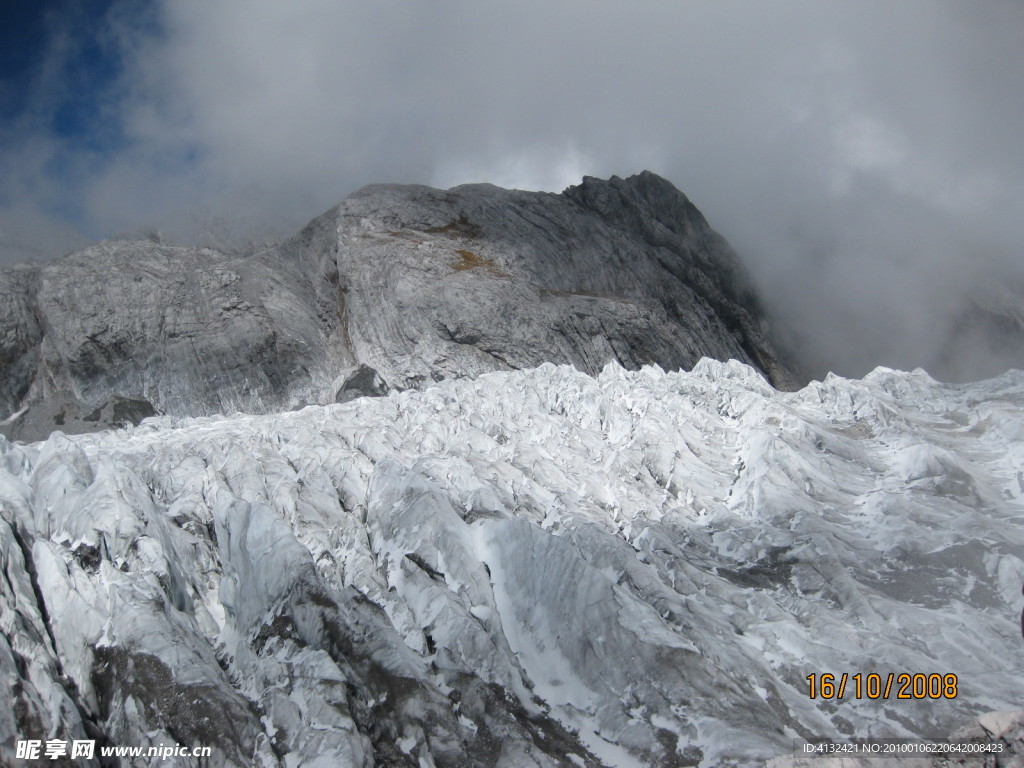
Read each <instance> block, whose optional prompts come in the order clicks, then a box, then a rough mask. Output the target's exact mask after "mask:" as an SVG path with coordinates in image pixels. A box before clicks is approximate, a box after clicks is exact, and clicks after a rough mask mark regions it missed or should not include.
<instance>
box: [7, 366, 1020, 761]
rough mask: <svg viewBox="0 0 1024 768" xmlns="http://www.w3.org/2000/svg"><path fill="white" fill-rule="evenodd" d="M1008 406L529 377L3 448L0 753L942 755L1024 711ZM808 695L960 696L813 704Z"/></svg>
mask: <svg viewBox="0 0 1024 768" xmlns="http://www.w3.org/2000/svg"><path fill="white" fill-rule="evenodd" d="M1022 406H1024V376H1022V374H1021V373H1019V372H1013V373H1010V374H1007V375H1005V376H1003V377H1000V378H998V379H993V380H991V381H988V382H981V383H977V384H970V385H956V386H953V385H941V384H938V383H937V382H935V381H933V380H931V379H929V378H928V377H927V376H926V375H925V374H923V373H921V372H916V373H911V374H907V373H898V372H893V371H888V370H885V369H879V370H877V371H875V372H874V373H872V374H871V375H870V376H868V377H867V378H866V379H864V380H863V381H848V380H845V379H839V378H835V377H830V378H829V379H827V380H826V381H825V382H823V383H817V382H815V383H812V384H811V385H809V386H807V387H806V388H804V389H803V390H800V391H799V392H792V393H782V392H778V391H776V390H774V389H772V388H771V387H770V386H768V385H767V384H766V383H765V381H764V380H763V379H762V378H761V377H760V376H759V375H758V374H757V373H756V372H755V371H754V370H752V369H751V368H748V367H746V366H743V365H741V364H739V363H735V362H734V363H729V364H722V363H717V362H714V361H711V360H705V361H703V362H701V363H700V364H699V365H698V366H697V367H696V368H695V369H694V371H693V372H691V373H669V374H666V373H663V372H661V371H660V370H657V369H654V368H645V369H643V370H642V371H639V372H632V373H631V372H627V371H624V370H623V369H622V368H620V367H618V366H617V365H612V366H609V367H608V368H607V369H606V370H605V371H603V372H602V373H601V374H600V375H599V376H597V377H596V378H593V377H591V376H589V375H587V374H586V373H583V372H580V371H577V370H573V369H571V368H568V367H554V366H551V365H545V366H542V367H540V368H538V369H533V370H525V371H518V372H503V373H492V374H489V375H484V376H480V377H478V378H477V379H475V380H469V379H462V380H450V381H445V382H443V383H441V384H439V385H438V386H435V387H431V388H428V389H425V390H423V391H410V392H404V393H401V394H393V395H392V396H390V397H386V398H362V399H359V400H356V401H353V402H350V403H345V404H340V405H332V406H326V407H308V408H305V409H303V410H301V411H297V412H291V413H283V414H280V415H275V416H247V417H235V418H231V419H225V418H204V419H185V420H178V421H175V420H174V419H171V418H170V417H162V418H159V419H155V420H149V421H146V422H145V423H144V424H143V425H141V426H140V427H137V428H134V429H131V430H128V431H127V432H106V433H98V434H94V435H83V436H77V437H73V438H68V437H66V436H64V435H61V434H54V435H53V436H51V437H50V439H49V440H48V441H46V442H45V443H42V444H38V445H33V446H22V445H13V444H9V443H7V442H5V441H3V440H2V439H0V538H2V539H3V543H4V546H3V548H2V550H0V551H2V552H3V555H2V557H3V572H4V574H5V576H6V578H5V579H3V580H0V605H2V607H3V611H2V613H0V615H2V616H3V625H2V627H0V638H2V642H0V668H2V669H3V670H4V671H5V674H4V675H3V676H2V677H0V684H2V685H4V686H7V688H6V690H0V697H5V698H6V700H11V701H14V702H15V706H14V708H13V710H12V711H11V713H9V714H8V715H6V716H5V717H0V750H10V749H12V745H13V739H14V738H28V737H33V736H36V737H41V738H45V736H42V735H41V734H50V733H55V734H58V735H60V737H61V738H64V737H65V736H67V737H72V738H73V737H75V736H76V735H80V734H83V733H87V732H89V731H92V732H94V733H99V734H102V738H103V739H106V740H107V741H109V742H110V743H114V744H132V745H148V744H151V743H152V744H156V743H160V742H163V743H173V742H175V741H176V742H179V743H196V742H198V743H202V744H207V745H210V746H213V747H214V749H215V750H217V753H216V755H215V762H216V763H217V764H223V765H253V764H256V765H268V766H274V765H318V764H323V765H338V764H345V765H353V766H371V765H388V766H401V765H408V766H414V765H423V764H428V765H429V764H431V761H432V762H433V764H435V765H438V766H456V765H458V766H465V765H479V766H493V765H501V766H529V765H536V766H550V765H564V766H569V765H581V764H583V765H589V766H596V765H598V764H599V763H601V762H603V763H604V764H606V765H619V766H640V765H642V766H651V765H663V766H669V765H691V764H698V763H699V764H700V765H704V766H727V765H761V764H763V761H764V760H766V759H767V758H770V757H772V756H774V755H783V754H786V753H789V752H790V751H791V750H792V748H793V739H795V738H799V737H810V736H819V737H820V736H836V737H840V736H864V735H866V734H870V735H872V736H884V735H892V736H920V737H936V736H937V735H941V734H948V733H951V732H953V730H955V727H956V726H959V725H962V724H965V723H967V722H968V721H969V720H970V719H971V718H972V717H973V716H975V715H977V714H978V713H980V712H983V711H986V710H990V709H1008V708H1015V707H1016V705H1017V704H1018V703H1019V685H1018V684H1017V681H1019V679H1020V675H1021V674H1022V672H1024V661H1022V659H1021V654H1020V652H1019V649H1020V634H1019V627H1018V626H1017V618H1018V615H1019V600H1020V583H1021V580H1022V576H1024V534H1022V532H1021V527H1020V520H1021V519H1022V514H1024V484H1022V480H1021V474H1020V469H1019V467H1020V466H1021V462H1022V460H1024V416H1022V413H1024V411H1022ZM828 672H831V673H835V674H840V673H843V672H847V673H850V674H854V673H857V672H860V673H862V674H868V673H872V672H875V673H879V674H882V675H885V674H887V673H889V672H892V673H896V674H899V673H909V674H914V673H926V674H928V673H939V674H942V675H948V674H955V675H957V677H958V684H957V691H956V694H957V695H956V697H955V698H947V697H941V698H939V699H925V700H914V699H910V700H898V699H895V698H890V699H887V700H871V699H868V698H863V699H860V700H858V699H856V698H854V697H853V696H852V695H850V693H849V691H848V692H847V696H846V697H845V698H844V700H842V701H834V700H824V699H822V698H820V697H819V698H816V699H811V698H810V697H809V693H808V682H807V676H808V675H811V674H815V675H820V674H823V673H828ZM37 734H38V736H37ZM3 755H4V758H7V757H8V753H7V752H6V751H5V752H4V753H3ZM318 760H319V761H320V762H317V761H318ZM186 764H187V763H186Z"/></svg>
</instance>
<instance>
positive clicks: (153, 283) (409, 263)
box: [0, 172, 792, 439]
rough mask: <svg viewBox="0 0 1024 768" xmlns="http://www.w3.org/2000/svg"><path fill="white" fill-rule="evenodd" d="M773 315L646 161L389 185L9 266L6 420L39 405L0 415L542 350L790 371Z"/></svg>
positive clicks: (562, 358) (410, 374)
mask: <svg viewBox="0 0 1024 768" xmlns="http://www.w3.org/2000/svg"><path fill="white" fill-rule="evenodd" d="M765 328H766V326H765V323H764V319H763V317H762V315H761V313H760V311H759V309H758V306H757V301H756V299H755V296H754V293H753V291H752V289H751V286H750V284H749V282H748V281H747V279H746V277H745V275H744V273H743V270H742V268H741V266H740V264H739V262H738V260H737V259H736V257H735V255H734V254H733V252H732V250H731V249H730V248H729V246H728V244H727V243H726V242H725V241H724V240H723V239H722V238H721V237H720V236H719V235H717V234H716V233H715V232H714V231H713V230H712V229H711V228H710V227H709V226H708V224H707V222H706V221H705V220H704V218H703V216H701V214H700V212H699V211H698V210H697V209H696V208H695V207H694V206H693V205H692V203H690V201H689V200H688V199H687V198H686V197H685V195H683V194H682V193H681V192H679V191H678V190H677V189H675V188H674V187H673V186H672V185H671V184H669V183H668V182H667V181H665V180H664V179H661V178H659V177H658V176H656V175H654V174H652V173H646V172H645V173H642V174H640V175H638V176H634V177H631V178H629V179H625V180H623V179H619V178H617V177H613V178H612V179H611V180H608V181H602V180H598V179H593V178H586V179H584V181H583V183H582V184H580V185H579V186H576V187H570V188H569V189H567V190H566V191H565V192H563V193H562V194H561V195H555V194H547V193H535V192H520V191H509V190H504V189H499V188H497V187H493V186H490V185H468V186H462V187H456V188H454V189H450V190H447V191H442V190H436V189H430V188H427V187H417V186H394V185H377V186H370V187H366V188H364V189H362V190H360V191H359V192H356V193H355V194H353V195H352V196H350V197H349V198H348V199H347V200H346V201H345V202H344V203H342V204H341V205H339V206H337V207H336V208H333V209H331V210H330V211H328V212H326V213H325V214H323V215H322V216H320V217H318V218H317V219H315V220H314V221H313V222H311V223H310V224H309V225H308V226H307V227H305V228H304V229H303V230H302V231H301V232H300V233H298V234H297V235H296V236H294V237H293V238H291V239H289V240H287V241H285V242H283V243H280V244H277V245H274V246H267V247H263V248H260V249H257V250H255V251H253V252H249V253H244V254H235V253H222V252H218V251H214V250H211V249H205V248H186V247H175V246H170V245H166V244H162V243H158V242H153V241H138V242H136V241H109V242H104V243H100V244H98V245H95V246H92V247H90V248H87V249H85V250H84V251H81V252H79V253H76V254H74V255H72V256H69V257H67V258H65V259H63V260H61V261H58V262H55V263H51V264H45V265H37V266H31V267H20V268H15V269H10V270H6V271H3V272H0V370H2V375H0V418H7V417H9V416H11V415H12V414H14V413H17V412H19V411H22V410H25V409H27V410H26V413H25V414H22V416H23V418H22V419H21V420H20V422H18V424H20V426H18V427H17V428H15V426H14V422H11V421H9V422H6V423H4V424H3V425H0V431H2V432H3V433H4V434H7V435H8V436H9V437H10V436H17V437H19V438H21V439H33V438H38V437H43V436H45V435H46V434H48V433H49V432H50V431H51V430H52V429H54V428H62V427H63V426H65V425H61V424H57V423H51V422H53V420H54V418H55V417H57V416H58V414H59V413H60V412H63V411H65V410H66V411H67V413H68V414H71V415H72V416H73V418H74V419H78V420H80V421H81V420H82V417H84V416H86V415H89V414H90V413H92V412H94V411H95V410H96V409H97V408H99V407H101V406H102V404H103V403H105V402H107V401H109V400H110V399H111V398H113V397H120V398H132V399H140V400H145V401H147V402H148V403H150V404H152V407H153V408H155V409H156V410H157V411H159V412H161V413H168V414H174V415H200V414H208V413H214V412H233V411H238V410H241V411H247V412H269V411H276V410H283V409H287V408H292V407H296V406H299V405H303V404H306V403H328V402H333V401H335V400H337V399H341V400H344V399H347V398H349V397H351V396H353V395H360V394H379V393H382V392H386V391H388V390H392V389H407V388H411V387H417V386H420V385H422V384H424V383H429V382H433V381H437V380H440V379H445V378H451V377H460V376H475V375H477V374H480V373H483V372H487V371H493V370H508V369H519V368H528V367H532V366H536V365H539V364H541V363H543V362H555V363H571V364H573V365H575V366H576V367H577V368H579V369H581V370H583V371H586V372H588V373H591V374H595V373H597V372H598V371H599V370H600V369H601V368H602V366H604V364H605V363H607V362H609V361H616V362H618V363H620V364H621V365H623V366H625V367H627V368H638V367H639V366H641V365H643V364H646V363H658V364H660V365H661V366H662V367H663V368H666V369H676V368H690V367H692V366H693V365H694V364H695V363H696V362H697V361H698V360H699V359H700V358H701V357H704V356H708V357H713V358H717V359H720V360H727V359H733V358H735V359H738V360H741V361H743V362H746V363H749V364H751V365H754V366H755V367H757V368H759V369H760V370H761V371H762V372H764V374H765V375H766V376H767V377H768V378H769V379H770V380H771V381H772V382H773V383H774V384H776V385H778V386H787V385H789V384H791V383H792V378H791V376H790V375H789V373H788V372H787V369H786V366H785V365H784V363H783V362H782V361H780V359H779V356H778V354H777V353H776V352H775V351H774V350H773V348H772V345H771V343H770V342H769V340H768V338H767V336H766V333H765ZM369 370H372V371H373V375H372V376H370V375H369V374H367V373H366V371H369ZM367 377H368V378H367ZM364 379H365V380H364ZM36 411H41V412H42V413H41V414H35V412H36ZM95 424H99V422H95V423H94V425H95ZM79 426H83V427H85V426H88V424H87V423H83V424H82V425H79ZM66 431H74V430H66Z"/></svg>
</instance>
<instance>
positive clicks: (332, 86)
mask: <svg viewBox="0 0 1024 768" xmlns="http://www.w3.org/2000/svg"><path fill="white" fill-rule="evenodd" d="M1022 39H1024V3H1021V2H1019V1H1018V0H971V1H970V2H967V1H964V0H957V1H956V2H954V1H953V0H901V1H900V2H898V3H894V2H892V1H891V0H837V1H834V2H827V1H823V0H676V1H674V2H670V1H668V0H658V1H657V2H651V1H648V0H631V2H629V3H621V2H611V0H546V1H543V2H542V1H541V0H515V1H514V2H513V1H512V0H507V1H506V0H495V1H494V2H471V1H470V0H432V2H429V3H427V2H413V0H404V1H401V0H379V2H356V1H355V0H353V1H352V2H347V1H345V0H291V1H290V2H281V1H280V0H218V1H217V2H209V0H151V1H149V2H143V0H51V1H50V2H46V3H40V2H38V0H5V2H4V3H3V4H2V9H0V263H2V262H6V263H11V262H13V261H25V260H38V259H41V258H47V257H51V256H54V255H60V254H61V253H62V252H64V251H66V250H69V249H71V248H74V247H76V246H78V245H81V244H84V243H88V242H91V241H94V240H97V239H100V238H105V237H111V236H119V235H131V234H139V233H152V232H157V231H158V232H160V233H161V234H162V236H163V237H165V238H167V239H170V240H177V241H193V242H195V241H203V242H210V243H228V242H239V241H242V240H247V239H256V240H258V239H263V238H272V237H275V236H279V235H281V234H284V233H288V232H290V231H292V230H294V229H295V228H297V227H298V226H301V224H303V223H304V222H305V221H307V220H308V219H310V218H312V217H313V216H315V215H316V214H318V213H319V212H321V211H322V210H324V209H326V208H328V207H330V206H331V205H333V204H335V203H337V202H339V201H340V200H342V199H343V198H344V197H345V196H346V195H347V194H349V193H350V192H352V191H353V190H355V189H357V188H358V187H360V186H361V185H363V184H366V183H370V182H381V181H389V182H415V183H425V184H431V185H435V186H443V187H447V186H452V185H455V184H459V183H463V182H476V181H489V182H492V183H495V184H499V185H502V186H513V187H519V188H523V189H543V190H551V191H560V190H561V189H563V188H564V187H565V186H567V185H569V184H573V183H578V182H579V180H580V179H581V177H582V176H583V175H584V174H588V175H594V176H609V175H611V174H618V175H620V176H625V175H629V174H632V173H636V172H638V171H640V170H643V169H649V170H652V171H655V172H657V173H659V174H661V175H662V176H665V177H666V178H668V179H669V180H671V181H672V182H673V183H674V184H676V186H678V187H679V188H680V189H682V190H683V191H684V192H686V194H687V195H689V196H690V198H691V199H692V200H693V201H694V202H695V203H696V204H697V206H698V207H699V208H701V210H702V211H703V212H704V213H705V215H706V216H707V217H708V219H709V220H710V222H711V224H712V225H713V226H714V227H715V228H716V229H718V230H719V231H720V232H721V233H722V234H724V235H725V236H726V237H727V238H728V239H729V240H730V241H731V242H732V243H733V245H734V246H735V247H736V249H737V250H738V251H739V252H740V254H741V256H742V258H743V260H744V261H745V263H746V264H747V265H748V267H749V269H750V271H751V273H752V274H753V275H754V277H755V279H756V281H757V283H758V284H759V286H760V288H761V291H762V295H763V296H764V299H765V302H766V304H768V305H769V307H770V308H771V309H772V311H773V314H774V316H775V317H776V318H777V319H778V323H777V325H778V328H779V331H780V332H781V333H782V334H783V335H784V336H785V337H786V338H787V339H788V341H789V343H790V344H792V345H793V346H794V348H795V349H797V351H798V353H799V354H800V355H801V356H802V357H803V358H804V359H805V360H808V361H809V362H810V365H811V368H812V369H813V373H815V374H816V375H821V374H822V373H824V372H825V371H827V370H830V369H831V370H835V371H837V372H840V373H843V374H845V375H862V374H863V373H865V372H866V371H868V370H870V369H871V368H872V367H874V366H875V365H878V364H885V365H890V366H893V367H902V368H913V367H915V366H918V365H923V366H925V367H926V368H928V369H929V370H930V371H932V372H934V373H936V374H937V375H941V376H942V377H946V378H975V377H978V376H982V375H988V374H993V373H997V372H999V371H1001V370H1003V369H1005V368H1006V367H1007V365H1016V366H1018V367H1024V355H1022V350H1021V349H1019V347H1020V342H1019V339H1018V340H1017V344H1011V343H1010V342H1009V341H1005V339H1003V338H1002V337H993V336H992V334H991V333H990V332H989V331H985V332H984V333H983V332H982V331H979V330H978V327H979V326H978V323H979V322H980V321H978V319H977V313H975V315H974V316H973V317H974V324H973V325H971V324H964V323H965V318H967V317H972V316H971V315H968V314H965V312H967V310H968V309H969V308H970V307H971V306H972V305H971V303H970V301H969V299H975V300H980V301H981V303H982V304H983V305H985V306H987V307H989V308H990V309H991V308H992V307H996V308H997V309H1000V311H1002V312H1003V313H1004V315H1005V314H1006V307H1007V306H1015V307H1017V308H1019V307H1021V306H1022V302H1021V301H1019V297H1020V296H1021V295H1022V294H1021V293H1020V287H1021V285H1024V229H1022V227H1024V140H1022V137H1024V98H1022V90H1021V88H1022V83H1024V53H1022V50H1024V47H1022V46H1021V45H1020V41H1021V40H1022ZM1014 292H1016V293H1014ZM979 297H980V298H979ZM1014 302H1016V303H1015V304H1014ZM1018 311H1019V309H1018ZM984 317H989V316H987V315H986V316H984ZM1008 317H1009V319H1007V318H1006V317H1004V320H1005V321H1006V322H1004V323H1003V325H1004V326H1005V327H1012V325H1013V322H1014V320H1013V318H1012V316H1008ZM989 319H991V318H990V317H989ZM981 325H982V326H985V323H984V322H981ZM989 325H991V323H989ZM997 325H998V324H997ZM985 327H987V326H985ZM989 330H991V329H989ZM1004 330H1005V328H1004ZM1004 341H1005V343H1004Z"/></svg>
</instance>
